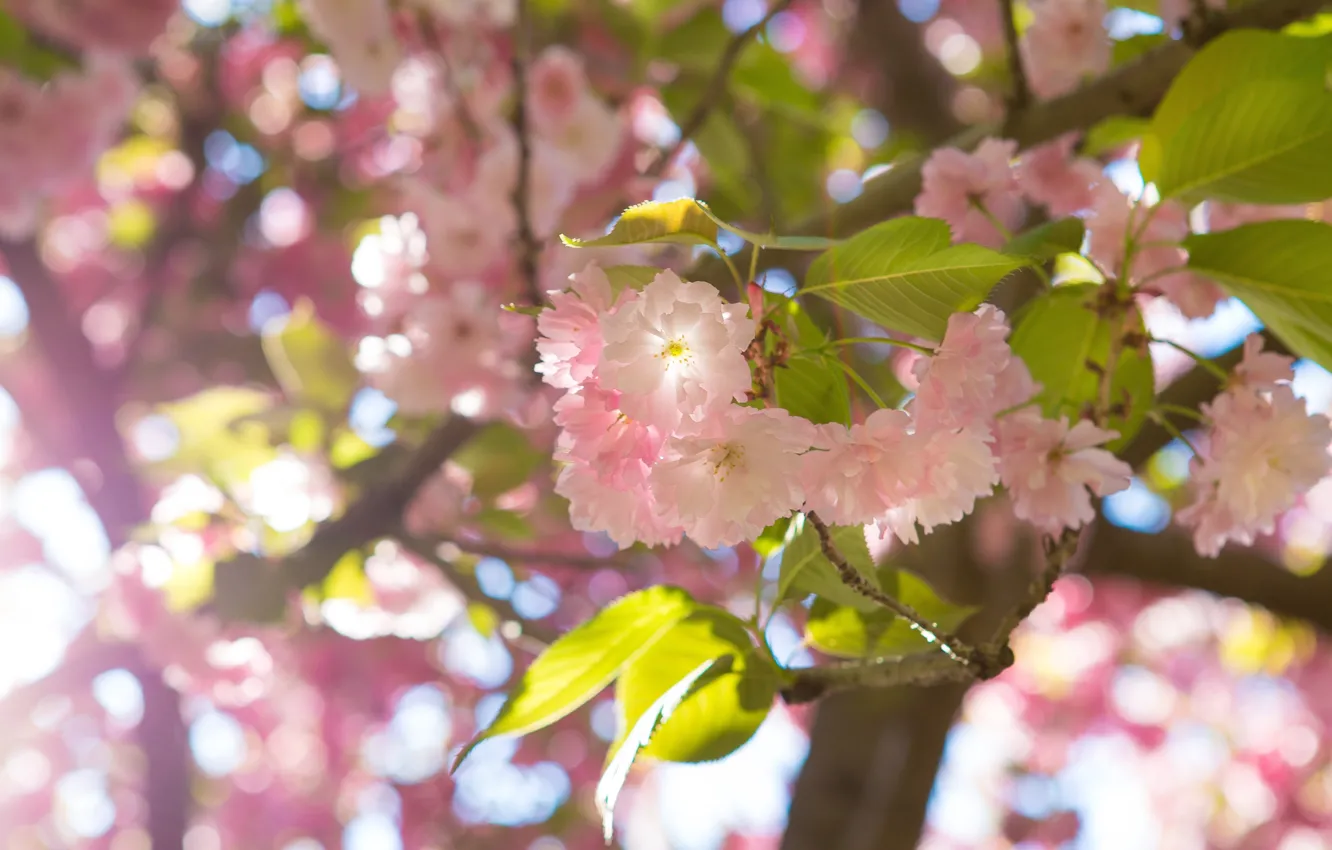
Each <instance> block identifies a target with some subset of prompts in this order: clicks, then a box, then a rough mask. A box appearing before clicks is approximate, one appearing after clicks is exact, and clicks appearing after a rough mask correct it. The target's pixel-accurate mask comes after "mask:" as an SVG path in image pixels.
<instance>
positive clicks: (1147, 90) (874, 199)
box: [686, 0, 1327, 282]
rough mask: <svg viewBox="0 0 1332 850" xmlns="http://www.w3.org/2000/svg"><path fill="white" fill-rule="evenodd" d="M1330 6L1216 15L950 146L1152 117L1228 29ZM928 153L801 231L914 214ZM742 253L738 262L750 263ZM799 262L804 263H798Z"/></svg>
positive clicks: (1277, 0)
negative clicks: (1193, 31)
mask: <svg viewBox="0 0 1332 850" xmlns="http://www.w3.org/2000/svg"><path fill="white" fill-rule="evenodd" d="M1326 2H1327V0H1254V2H1250V3H1246V4H1244V5H1243V6H1240V7H1238V8H1234V9H1230V10H1227V11H1225V12H1217V13H1216V14H1215V15H1214V16H1213V18H1212V20H1211V21H1210V23H1209V28H1208V30H1207V32H1206V33H1205V34H1204V36H1205V37H1203V38H1200V40H1199V41H1198V43H1197V44H1196V45H1193V44H1188V43H1185V42H1184V41H1171V42H1169V43H1167V44H1164V45H1162V46H1160V47H1157V48H1156V49H1154V50H1151V51H1149V52H1147V53H1145V54H1143V55H1142V56H1141V57H1139V58H1138V59H1137V60H1135V61H1133V62H1130V63H1127V64H1125V65H1122V66H1120V67H1118V68H1116V69H1114V70H1113V71H1111V72H1110V73H1108V74H1106V75H1104V76H1102V77H1100V78H1099V79H1096V80H1094V81H1092V82H1090V83H1088V84H1087V85H1085V86H1083V87H1081V88H1079V89H1077V90H1076V91H1074V92H1071V93H1069V94H1066V95H1063V96H1062V97H1058V98H1054V99H1052V100H1045V101H1037V102H1032V103H1030V104H1028V105H1027V107H1026V108H1023V109H1017V110H1013V111H1012V112H1011V113H1010V114H1009V115H1008V117H1007V118H1006V119H1005V121H1003V122H999V123H994V124H984V125H979V126H976V127H973V128H971V129H968V130H965V131H963V132H962V133H960V134H958V135H957V136H955V137H954V138H952V139H950V140H949V141H948V142H946V143H945V144H946V145H950V146H952V147H958V148H962V149H963V150H971V149H972V148H974V147H975V146H976V145H978V144H979V143H980V142H981V140H982V139H985V138H986V137H988V136H1001V137H1004V138H1008V139H1013V140H1014V141H1016V142H1017V143H1018V146H1019V147H1020V148H1022V149H1026V148H1030V147H1032V146H1034V145H1039V144H1042V143H1043V142H1048V141H1051V140H1053V139H1056V138H1058V137H1060V136H1062V135H1064V134H1065V133H1069V132H1072V131H1075V130H1085V129H1087V128H1089V127H1091V126H1092V125H1093V124H1096V123H1097V122H1098V121H1101V120H1102V119H1104V118H1109V117H1111V116H1113V115H1126V114H1127V115H1138V114H1145V113H1147V112H1149V111H1150V110H1151V109H1153V108H1154V107H1155V106H1156V103H1157V102H1158V101H1159V100H1160V99H1161V97H1162V96H1163V95H1164V94H1165V92H1166V89H1167V88H1169V86H1170V83H1171V81H1173V80H1174V78H1175V75H1177V74H1178V73H1179V71H1180V69H1182V68H1183V67H1184V65H1185V63H1187V62H1188V60H1189V59H1190V58H1191V57H1192V56H1193V53H1194V50H1195V48H1196V47H1197V46H1201V45H1202V44H1203V43H1205V42H1206V41H1207V40H1210V39H1212V38H1215V37H1216V36H1218V35H1220V34H1221V33H1223V32H1226V31H1227V30H1232V29H1240V28H1252V29H1266V30H1275V29H1280V28H1282V27H1284V26H1286V25H1287V24H1290V23H1293V22H1295V21H1298V20H1301V19H1303V18H1307V17H1309V16H1310V15H1312V14H1314V13H1316V12H1318V11H1319V10H1320V9H1322V8H1323V7H1324V5H1326ZM927 158H928V153H924V154H916V155H912V156H909V157H904V158H902V159H901V160H899V161H898V162H896V163H894V164H893V167H892V168H891V169H889V170H888V171H887V172H885V173H884V174H881V175H879V176H878V177H876V178H874V179H872V180H869V181H866V183H865V188H864V191H863V192H861V194H860V195H859V196H858V197H856V198H855V199H853V200H851V201H850V202H848V203H846V204H842V205H840V206H838V207H837V208H836V209H835V210H834V211H833V212H831V213H820V214H818V215H815V216H812V217H810V218H808V219H806V220H805V221H803V222H801V223H800V224H799V225H797V226H796V227H795V228H794V232H796V233H807V234H812V235H817V236H836V237H844V236H847V235H849V234H852V233H855V232H857V231H859V230H863V229H865V228H866V227H869V226H870V225H872V224H875V223H876V222H879V221H883V220H885V219H887V218H890V217H892V216H894V215H897V214H899V213H901V212H904V211H906V210H909V209H911V205H912V203H913V201H914V200H915V197H916V194H917V193H918V192H919V191H920V171H921V167H922V166H924V164H925V160H926V159H927ZM748 250H750V249H749V248H746V249H744V251H742V252H741V253H740V254H739V255H737V257H736V258H734V259H735V261H736V262H738V263H744V262H746V261H747V259H748V254H747V253H746V252H747V251H748ZM791 257H792V255H791V254H790V253H789V252H782V251H773V250H767V251H764V252H763V254H762V256H761V257H760V259H759V264H760V267H762V268H769V267H771V266H773V265H780V264H782V263H783V262H787V261H790V260H791ZM797 259H798V258H797ZM725 274H726V269H725V267H724V266H723V265H722V264H721V261H720V260H719V259H718V258H716V257H709V256H706V255H705V256H704V257H702V258H701V259H700V260H699V262H697V263H696V264H695V265H694V266H693V268H691V269H690V271H689V273H688V274H687V275H686V276H687V277H688V278H689V279H691V280H710V281H714V282H721V281H723V280H724V279H725Z"/></svg>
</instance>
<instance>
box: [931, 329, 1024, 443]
mask: <svg viewBox="0 0 1332 850" xmlns="http://www.w3.org/2000/svg"><path fill="white" fill-rule="evenodd" d="M1007 340H1008V324H1007V323H1006V322H1005V321H1004V314H1003V312H1002V311H1001V310H998V309H997V308H995V307H993V306H991V305H989V304H982V305H981V306H980V308H979V309H977V310H976V312H974V313H954V314H953V315H952V316H950V317H949V318H948V328H947V330H946V331H945V332H944V338H943V342H941V343H940V345H939V348H938V350H936V351H935V353H934V356H933V357H925V358H921V359H920V360H917V361H916V364H915V367H914V370H913V371H914V374H915V376H916V380H917V382H918V386H917V389H916V397H915V399H914V401H913V402H912V412H913V413H914V414H915V416H916V418H917V419H918V420H919V422H920V427H922V428H925V429H927V430H930V429H935V428H963V427H967V426H972V425H978V424H982V423H983V422H984V421H985V420H987V419H989V418H991V417H993V416H994V414H996V413H998V412H999V411H1000V410H1003V409H1005V408H1008V407H1012V406H1013V405H1016V404H1021V403H1023V402H1025V401H1028V400H1029V399H1030V398H1031V397H1032V396H1033V395H1035V391H1036V387H1035V384H1034V383H1032V381H1031V375H1030V372H1028V370H1027V368H1026V364H1024V363H1022V361H1021V360H1020V359H1019V358H1017V357H1015V356H1014V355H1013V351H1012V349H1010V348H1009V347H1008V341H1007Z"/></svg>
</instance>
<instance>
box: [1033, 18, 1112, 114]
mask: <svg viewBox="0 0 1332 850" xmlns="http://www.w3.org/2000/svg"><path fill="white" fill-rule="evenodd" d="M1032 11H1033V12H1034V13H1035V15H1036V20H1035V21H1033V22H1032V24H1031V26H1029V27H1027V30H1026V32H1025V33H1023V35H1022V45H1021V47H1022V59H1023V62H1024V66H1025V67H1026V69H1027V77H1028V79H1029V80H1030V82H1031V88H1032V91H1034V92H1035V93H1036V94H1037V95H1039V96H1041V97H1055V96H1057V95H1061V94H1066V93H1068V92H1070V91H1072V90H1073V89H1075V88H1077V87H1078V85H1079V84H1080V83H1081V82H1082V80H1083V79H1084V78H1085V77H1088V76H1095V75H1097V74H1100V73H1102V72H1103V71H1105V70H1106V69H1107V68H1109V67H1110V36H1109V34H1107V33H1106V30H1105V23H1104V21H1105V15H1106V8H1105V3H1104V2H1103V0H1039V2H1035V3H1033V4H1032Z"/></svg>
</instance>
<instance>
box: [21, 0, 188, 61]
mask: <svg viewBox="0 0 1332 850" xmlns="http://www.w3.org/2000/svg"><path fill="white" fill-rule="evenodd" d="M5 8H6V11H9V12H11V13H12V14H13V15H14V16H15V17H17V18H20V19H21V20H24V21H26V22H27V23H28V24H30V25H31V26H32V27H33V28H34V29H37V30H40V31H41V32H43V33H45V34H46V35H48V36H51V37H52V38H55V39H58V40H60V41H64V42H67V43H69V44H71V45H73V46H75V47H79V48H83V49H85V50H88V49H93V50H96V49H103V50H113V51H116V52H122V53H131V54H142V53H146V52H147V50H148V46H149V45H150V44H152V42H153V39H155V38H157V36H158V35H160V34H161V32H162V31H163V30H164V29H166V25H167V21H168V20H169V19H170V18H171V16H172V15H173V14H175V12H176V10H178V9H179V8H180V3H179V0H134V2H129V3H127V2H124V0H80V2H77V3H70V2H64V1H63V0H9V2H8V3H7V4H6V7H5Z"/></svg>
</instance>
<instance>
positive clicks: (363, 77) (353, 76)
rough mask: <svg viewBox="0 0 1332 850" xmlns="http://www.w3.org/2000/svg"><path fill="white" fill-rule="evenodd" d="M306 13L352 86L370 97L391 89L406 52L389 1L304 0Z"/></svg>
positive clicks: (316, 33)
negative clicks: (399, 38)
mask: <svg viewBox="0 0 1332 850" xmlns="http://www.w3.org/2000/svg"><path fill="white" fill-rule="evenodd" d="M302 10H303V11H304V13H305V20H306V21H307V22H308V23H309V25H310V30H311V31H312V32H313V33H314V34H315V35H316V36H318V37H319V38H320V39H322V40H323V41H324V42H325V43H326V44H327V45H328V46H329V49H330V50H331V51H332V52H333V58H334V59H336V60H337V63H338V67H339V68H340V69H341V71H342V76H343V78H344V79H345V80H346V81H347V82H348V83H350V84H351V85H353V86H355V87H356V88H358V89H360V90H362V91H364V92H367V93H370V94H382V93H386V92H388V91H389V90H390V88H391V85H392V82H393V72H394V70H395V69H397V67H398V64H399V63H400V62H402V60H403V56H404V53H403V50H402V45H400V44H399V43H398V39H397V37H396V36H395V35H394V33H393V20H392V12H391V10H390V8H389V4H388V2H387V0H302Z"/></svg>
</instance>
